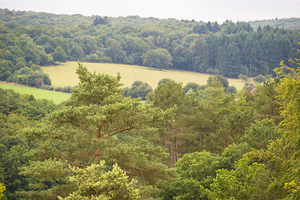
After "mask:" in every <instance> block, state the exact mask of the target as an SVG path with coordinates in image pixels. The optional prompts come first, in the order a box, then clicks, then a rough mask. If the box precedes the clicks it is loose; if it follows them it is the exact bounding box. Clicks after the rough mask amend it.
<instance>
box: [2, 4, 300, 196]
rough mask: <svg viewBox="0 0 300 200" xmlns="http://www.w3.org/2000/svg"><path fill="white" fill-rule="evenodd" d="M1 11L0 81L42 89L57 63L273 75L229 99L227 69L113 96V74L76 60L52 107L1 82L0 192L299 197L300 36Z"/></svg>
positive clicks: (116, 89) (117, 85) (116, 80)
mask: <svg viewBox="0 0 300 200" xmlns="http://www.w3.org/2000/svg"><path fill="white" fill-rule="evenodd" d="M0 16H1V20H2V21H1V22H0V24H1V25H0V32H1V34H0V37H1V39H0V46H1V53H0V56H2V57H1V61H0V64H1V65H0V70H1V71H0V75H1V80H7V81H13V82H19V83H24V84H28V85H33V86H38V85H40V86H41V85H50V84H51V80H50V79H49V77H48V76H47V74H44V73H43V72H42V71H41V70H40V68H39V65H47V64H51V63H53V62H54V61H55V62H65V61H66V60H67V59H68V60H82V61H83V60H84V61H92V62H117V63H129V64H139V65H146V66H149V67H158V68H168V67H172V68H178V69H187V70H195V71H199V72H207V73H214V74H221V75H224V76H230V77H235V76H238V75H239V74H244V75H249V76H250V71H251V76H254V75H258V74H263V75H266V74H272V75H273V77H274V78H273V79H270V80H268V81H267V80H266V81H264V82H263V83H262V84H258V83H256V89H255V91H253V90H252V91H250V90H248V89H250V88H245V90H241V91H239V92H238V93H237V94H236V91H233V90H234V89H233V88H230V87H229V86H228V81H227V79H226V78H224V77H223V76H214V77H210V78H209V79H208V81H207V85H203V86H199V85H195V84H193V83H190V84H188V85H186V86H185V87H183V86H182V84H181V83H177V82H175V81H173V80H170V79H162V80H160V81H159V82H158V84H157V87H156V88H155V89H154V91H152V89H150V88H149V87H148V85H147V83H143V82H135V83H134V84H133V85H132V87H131V88H127V89H124V90H123V89H122V88H121V86H122V84H121V82H122V79H121V77H120V75H119V74H116V77H113V76H110V75H106V74H95V73H92V72H89V71H88V70H87V69H86V68H85V67H84V66H83V65H82V64H81V63H80V62H78V68H77V71H76V73H77V74H78V77H79V85H78V87H77V88H73V89H72V96H71V97H70V99H69V100H67V101H66V102H63V103H62V104H60V105H56V104H54V103H53V102H52V101H48V100H45V99H42V100H40V99H35V98H34V96H32V95H21V94H18V93H16V92H14V91H13V90H4V89H1V88H0V121H1V123H0V138H1V140H0V198H1V199H4V200H6V199H8V200H15V199H33V200H34V199H36V200H40V199H49V200H50V199H60V200H62V199H66V200H67V199H118V200H119V199H124V200H125V199H126V200H127V199H161V200H172V199H182V200H183V199H186V200H191V199H195V200H196V199H198V200H208V199H211V200H217V199H228V200H229V199H231V200H234V199H266V200H267V199H270V200H274V199H299V198H300V186H299V184H300V179H299V177H300V176H299V166H300V163H299V155H300V154H299V153H300V149H299V144H300V135H299V130H300V129H299V128H300V127H299V120H300V116H299V109H300V104H299V97H298V96H299V90H300V87H299V85H300V74H299V67H300V63H299V60H298V59H295V60H293V59H290V62H287V61H288V60H289V58H290V57H293V58H294V57H297V58H299V53H300V52H299V51H298V54H296V52H297V50H295V48H296V47H297V44H298V43H297V40H298V41H300V38H299V31H297V30H285V29H281V28H272V27H271V26H266V27H262V28H259V29H258V30H257V31H256V30H253V29H252V28H251V26H250V25H249V24H248V23H244V22H241V23H236V24H234V23H232V22H230V21H227V22H224V24H222V25H219V24H217V23H202V22H194V21H185V20H182V21H176V20H174V21H173V20H172V19H169V20H170V21H169V22H167V21H168V20H165V21H164V20H162V21H161V23H160V24H159V23H157V22H156V21H157V19H155V18H153V19H150V18H148V19H145V20H146V21H150V22H151V23H150V22H149V24H145V23H142V22H141V21H142V19H141V18H139V17H129V18H122V19H124V20H125V21H126V20H130V19H131V18H132V19H139V20H133V21H134V22H135V23H136V25H128V24H127V25H122V24H117V23H112V21H110V20H111V18H108V17H100V16H94V18H89V17H84V16H81V15H75V16H69V17H68V16H64V15H61V16H60V15H53V14H47V13H34V12H20V11H9V10H7V9H2V10H0ZM52 18H53V19H52ZM64 18H65V20H63V19H64ZM81 18H82V19H81ZM24 19H25V20H24ZM31 19H32V20H31ZM51 19H52V22H51V23H53V24H50V23H42V22H44V21H48V22H49V21H51ZM118 20H119V18H118ZM139 21H140V23H141V24H139V23H138V22H139ZM59 22H60V23H59ZM62 22H64V23H65V24H63V23H62ZM77 22H78V24H76V23H77ZM115 22H116V20H115ZM69 23H71V24H69ZM98 23H99V24H98ZM124 23H125V22H124ZM125 24H126V23H125ZM203 31H204V32H203ZM213 44H214V45H213ZM271 44H272V45H273V46H272V45H271ZM269 45H271V46H269ZM252 47H253V48H252ZM267 47H268V48H269V49H268V48H267ZM275 47H276V48H275ZM298 47H299V46H298ZM213 49H215V50H216V51H215V53H214V54H213V52H214V50H213ZM206 50H207V51H206ZM247 51H248V53H245V52H247ZM233 52H235V53H233ZM229 53H230V54H229ZM62 55H63V56H62ZM61 56H62V57H63V58H64V59H62V57H61ZM247 56H248V57H247ZM153 58H155V59H154V60H152V59H153ZM158 58H159V60H157V59H158ZM229 58H230V59H229ZM93 59H95V60H93ZM210 59H211V60H210ZM231 59H235V61H236V62H233V61H232V60H231ZM273 59H274V60H273ZM281 59H282V60H283V61H282V62H281V63H280V61H281ZM232 63H234V64H232ZM237 63H238V64H237ZM262 63H263V64H262ZM57 64H58V63H57ZM250 66H251V70H250ZM261 66H264V67H261ZM278 66H279V67H278ZM297 67H298V68H297ZM273 69H275V71H274V72H273V71H272V70H273ZM295 69H298V70H295ZM242 70H244V71H242ZM247 70H248V71H247ZM237 72H238V73H237ZM141 88H143V89H141ZM138 90H142V91H147V93H148V94H147V95H146V94H142V93H141V92H139V95H137V92H136V91H138ZM134 95H137V96H134ZM127 96H131V97H133V98H131V97H127ZM134 97H140V98H134ZM141 98H143V99H147V100H146V101H141ZM2 193H3V194H4V196H2Z"/></svg>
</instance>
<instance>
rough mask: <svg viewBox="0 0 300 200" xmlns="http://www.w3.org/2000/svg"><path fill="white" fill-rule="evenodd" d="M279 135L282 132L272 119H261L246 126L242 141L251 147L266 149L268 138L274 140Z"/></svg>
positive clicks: (279, 136)
mask: <svg viewBox="0 0 300 200" xmlns="http://www.w3.org/2000/svg"><path fill="white" fill-rule="evenodd" d="M281 137H282V134H281V133H279V132H278V130H277V128H276V126H275V124H274V121H273V120H271V119H263V120H262V121H256V123H255V124H252V125H251V126H250V127H249V128H246V131H245V135H244V136H243V137H242V141H243V142H246V143H248V144H249V146H250V147H251V148H255V149H267V145H268V144H269V141H270V140H273V141H276V140H277V139H280V138H281Z"/></svg>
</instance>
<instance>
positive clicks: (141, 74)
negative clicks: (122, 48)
mask: <svg viewBox="0 0 300 200" xmlns="http://www.w3.org/2000/svg"><path fill="white" fill-rule="evenodd" d="M82 64H83V65H84V66H86V67H87V68H88V70H89V71H90V72H94V71H95V72H96V73H105V74H110V75H113V76H117V73H118V72H120V75H121V82H122V83H123V84H124V87H130V86H131V85H132V83H133V82H134V81H143V82H146V83H148V84H149V85H150V86H151V87H152V88H153V89H154V88H156V86H157V83H158V81H159V80H161V79H163V78H171V79H173V80H175V81H176V82H182V83H183V86H185V85H186V84H187V83H189V82H195V83H198V84H199V85H205V84H206V81H207V79H208V78H209V77H210V76H212V75H211V74H201V73H197V72H190V71H181V70H159V69H155V68H152V69H150V68H149V67H144V66H136V65H125V64H113V63H87V62H82ZM77 67H78V64H77V62H74V61H70V62H66V63H61V64H60V65H52V66H46V67H41V69H42V70H43V72H44V73H47V74H49V76H50V78H51V81H52V85H53V86H56V87H58V86H59V87H65V86H76V85H77V84H78V77H77V74H75V70H76V68H77ZM228 80H229V85H230V86H231V85H233V86H235V87H236V89H237V90H241V89H242V88H243V86H244V83H243V82H242V80H241V79H228Z"/></svg>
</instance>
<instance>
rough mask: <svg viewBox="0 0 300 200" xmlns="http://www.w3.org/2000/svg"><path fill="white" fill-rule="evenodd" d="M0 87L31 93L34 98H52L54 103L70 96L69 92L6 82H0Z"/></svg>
mask: <svg viewBox="0 0 300 200" xmlns="http://www.w3.org/2000/svg"><path fill="white" fill-rule="evenodd" d="M0 87H1V88H4V89H13V90H14V91H15V92H18V93H20V94H32V95H33V96H34V97H35V98H36V99H43V98H44V99H48V100H53V101H54V103H56V104H59V103H61V102H62V101H65V100H67V99H68V98H69V97H70V96H71V94H69V93H62V92H54V91H49V90H43V89H38V88H33V87H27V86H18V85H11V84H6V83H0Z"/></svg>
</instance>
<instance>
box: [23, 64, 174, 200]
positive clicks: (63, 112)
mask: <svg viewBox="0 0 300 200" xmlns="http://www.w3.org/2000/svg"><path fill="white" fill-rule="evenodd" d="M77 74H78V75H79V80H80V83H79V88H75V89H74V90H73V93H72V96H71V98H70V99H69V100H68V101H66V102H65V104H64V106H63V107H62V108H61V109H60V110H58V111H56V112H53V113H51V114H50V116H49V117H48V119H47V124H45V126H43V127H41V128H32V129H26V130H24V131H23V134H24V136H25V138H26V139H27V140H28V141H32V142H34V141H36V140H38V141H39V145H38V146H37V148H36V149H34V150H33V151H31V152H30V157H31V158H35V159H38V160H39V162H40V164H39V165H41V166H43V165H46V162H47V160H48V159H50V158H55V160H59V161H63V162H67V163H69V164H72V165H75V166H78V167H88V166H90V165H91V164H95V163H97V162H99V161H100V160H102V159H105V160H106V161H107V163H108V165H112V164H113V163H118V164H120V167H121V168H122V169H123V170H124V171H125V172H126V173H127V174H128V175H130V176H131V177H132V176H134V177H136V178H137V179H138V180H139V181H141V183H140V184H141V185H153V187H158V188H160V187H163V184H162V182H163V181H164V179H167V178H168V177H169V176H170V174H169V172H168V169H167V166H166V165H165V164H164V163H163V160H164V159H165V158H166V156H167V154H166V153H165V152H164V151H163V149H162V148H158V147H157V148H154V147H153V145H151V144H149V143H148V142H147V141H143V139H142V138H140V139H138V138H136V137H133V136H135V135H136V134H137V132H139V133H140V132H143V131H146V130H147V128H148V127H149V126H150V125H151V124H152V125H153V124H154V123H156V122H157V121H158V120H159V119H162V112H161V111H160V109H158V108H151V106H150V105H145V104H143V103H141V101H140V100H137V99H131V98H124V97H122V95H121V89H120V88H119V87H120V86H121V85H122V84H120V83H119V81H120V76H119V75H118V77H112V76H110V75H105V74H96V73H90V72H88V71H87V69H86V68H85V67H83V66H82V65H81V64H80V63H79V66H78V69H77ZM131 135H132V136H131ZM48 136H50V137H48ZM55 160H54V161H55ZM149 163H151V164H149ZM33 167H34V165H33V164H32V165H31V166H29V167H27V168H24V169H23V172H22V173H23V174H26V175H28V176H34V174H32V168H33ZM45 169H49V170H50V169H51V167H50V168H48V167H47V168H45ZM63 170H65V166H63ZM46 171H47V170H46ZM44 173H48V174H53V173H52V172H51V170H50V171H47V172H44ZM54 174H57V176H58V177H57V180H59V182H58V184H56V183H55V182H54V183H52V185H51V186H52V188H51V189H48V190H45V189H44V188H40V189H39V190H37V191H31V192H23V193H22V195H24V196H27V197H28V198H29V197H30V198H33V196H36V198H41V197H42V196H43V194H47V195H49V197H50V196H57V195H61V194H63V193H65V192H72V189H64V188H70V187H71V185H70V184H66V180H65V178H64V177H65V176H66V175H67V174H64V173H61V174H59V173H54ZM60 175H61V177H60ZM51 176H53V175H51ZM49 177H50V176H49ZM139 177H140V178H139ZM46 183H47V180H44V179H42V177H36V178H35V179H34V180H33V183H32V184H31V185H30V186H34V184H38V185H40V184H42V185H45V184H46ZM51 186H50V187H51ZM32 189H33V188H32ZM73 189H75V188H73ZM61 196H62V195H61Z"/></svg>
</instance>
